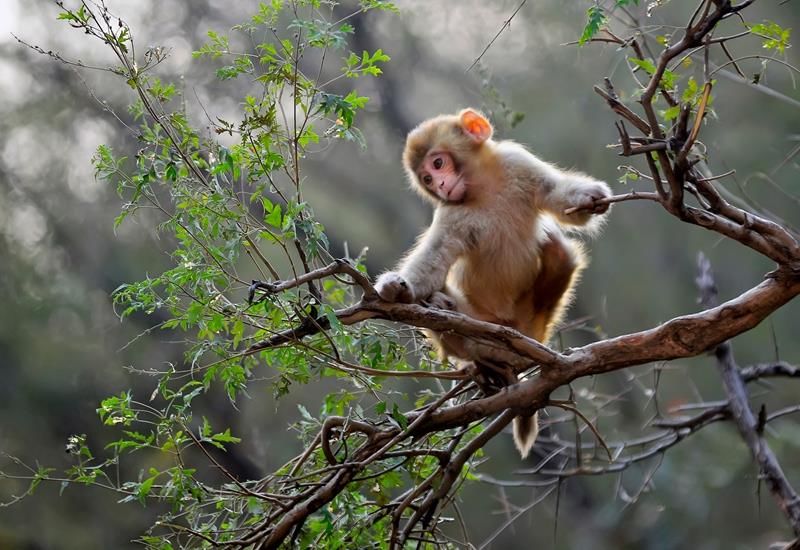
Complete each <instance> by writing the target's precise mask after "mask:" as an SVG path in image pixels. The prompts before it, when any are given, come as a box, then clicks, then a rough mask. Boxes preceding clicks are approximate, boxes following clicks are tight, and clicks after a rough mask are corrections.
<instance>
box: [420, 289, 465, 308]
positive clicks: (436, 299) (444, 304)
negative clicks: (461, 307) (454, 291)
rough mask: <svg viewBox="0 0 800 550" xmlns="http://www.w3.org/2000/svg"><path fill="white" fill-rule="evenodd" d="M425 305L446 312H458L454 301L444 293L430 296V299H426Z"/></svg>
mask: <svg viewBox="0 0 800 550" xmlns="http://www.w3.org/2000/svg"><path fill="white" fill-rule="evenodd" d="M425 303H426V305H428V306H429V307H435V308H438V309H444V310H446V311H458V305H457V304H456V301H455V300H453V299H452V298H451V297H450V296H448V295H447V294H445V293H444V292H440V291H437V292H434V293H433V294H431V297H430V298H428V299H427V300H426V301H425Z"/></svg>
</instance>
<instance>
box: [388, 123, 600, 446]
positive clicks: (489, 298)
mask: <svg viewBox="0 0 800 550" xmlns="http://www.w3.org/2000/svg"><path fill="white" fill-rule="evenodd" d="M493 133H494V129H493V127H492V125H491V123H490V122H489V121H488V120H487V118H486V117H485V116H483V115H482V114H481V113H480V112H479V111H477V110H475V109H472V108H467V109H463V110H462V111H460V112H459V113H458V114H455V115H440V116H437V117H434V118H431V119H428V120H425V121H424V122H422V123H421V124H419V126H417V127H416V128H414V129H413V130H412V131H411V132H410V133H409V135H408V137H407V140H406V145H405V149H404V152H403V166H404V169H405V172H406V174H407V177H408V180H409V182H410V184H411V186H412V187H413V188H414V189H415V190H416V191H417V192H418V193H419V194H420V195H421V196H422V197H423V198H425V199H427V200H429V201H430V202H431V203H432V204H433V206H434V214H433V221H432V223H431V225H430V226H429V227H428V228H427V230H426V231H425V232H424V233H423V234H422V235H421V236H420V237H419V239H418V240H417V242H416V244H415V245H414V246H413V248H412V249H411V250H410V251H409V252H408V253H407V254H406V255H405V257H404V258H403V259H402V260H401V261H400V263H399V265H398V266H397V268H396V270H395V271H389V272H386V273H383V274H382V275H381V276H380V277H379V278H378V280H377V281H376V290H377V291H378V294H379V295H380V297H381V298H382V299H384V300H386V301H389V302H403V303H414V302H418V301H423V300H427V301H429V302H430V303H433V304H434V305H437V306H439V307H444V308H446V309H452V310H454V311H457V312H459V313H463V314H466V315H469V316H470V317H473V318H475V319H478V320H482V321H489V322H492V323H495V324H499V325H504V326H508V327H512V328H514V329H516V330H518V331H519V332H521V333H522V334H524V335H526V336H528V337H531V338H534V339H536V340H537V341H539V342H542V343H545V344H546V343H547V341H548V339H549V338H550V336H551V333H552V331H553V328H554V327H555V326H556V325H557V324H558V323H559V322H560V321H561V319H562V317H563V315H564V312H565V309H566V307H567V305H568V304H569V302H570V300H571V299H572V295H573V292H574V286H575V283H576V281H577V279H578V276H579V274H580V272H581V271H582V270H583V269H584V267H585V265H586V255H585V253H584V251H583V248H582V246H581V245H580V243H578V242H577V241H575V240H573V239H571V238H570V237H568V236H567V232H569V231H571V230H581V231H583V232H586V233H589V234H595V233H597V231H598V230H599V229H600V227H601V225H602V223H603V220H604V218H605V216H602V214H605V213H606V211H607V210H608V208H609V206H608V203H607V202H604V201H602V200H601V199H604V198H606V197H609V196H610V195H611V190H610V189H609V187H608V185H607V184H606V183H605V182H603V181H600V180H597V179H594V178H592V177H590V176H587V175H585V174H583V173H580V172H575V171H565V170H562V169H560V168H558V167H556V166H554V165H552V164H549V163H547V162H544V161H542V160H540V159H539V158H537V157H536V156H535V155H534V154H533V153H531V152H530V151H528V150H527V149H526V148H525V147H523V146H522V145H520V144H518V143H515V142H513V141H510V140H500V141H495V140H494V139H492V136H493ZM566 211H569V212H570V213H566ZM433 340H434V343H435V344H436V345H438V346H439V347H440V348H441V351H442V352H443V353H444V354H445V355H446V356H454V357H456V358H457V359H460V360H462V361H471V360H472V359H474V358H470V357H469V356H468V354H467V352H466V350H465V349H464V342H465V340H464V339H463V338H461V337H458V336H457V335H453V334H449V333H448V334H434V335H433ZM512 376H513V375H512ZM514 381H516V377H515V376H513V378H512V380H511V381H510V382H508V383H513V382H514ZM513 435H514V442H515V445H516V447H517V449H518V451H519V452H520V455H521V456H522V458H526V457H527V455H528V453H529V452H530V449H531V447H532V446H533V444H534V442H535V440H536V437H537V435H538V419H537V415H536V414H534V415H533V416H520V417H517V418H516V419H515V420H514V425H513Z"/></svg>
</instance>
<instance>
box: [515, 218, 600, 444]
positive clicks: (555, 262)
mask: <svg viewBox="0 0 800 550" xmlns="http://www.w3.org/2000/svg"><path fill="white" fill-rule="evenodd" d="M547 237H548V238H547V239H546V240H544V241H543V242H542V243H541V244H540V250H539V257H540V258H541V265H540V267H539V273H538V274H537V276H536V280H535V281H534V284H533V318H532V320H531V325H530V332H528V336H531V337H533V338H535V339H536V340H538V341H539V342H541V343H543V344H547V342H548V340H549V339H550V336H551V334H552V332H553V328H554V327H555V326H556V325H558V323H559V322H560V321H561V319H562V317H563V316H564V312H565V311H566V308H567V306H568V305H569V302H570V300H572V289H573V287H574V286H575V283H576V282H577V280H578V277H579V276H580V272H581V271H582V270H583V268H584V267H585V265H586V261H585V257H584V254H583V250H582V249H581V246H580V244H578V243H576V242H574V241H572V240H570V239H568V238H567V237H565V236H564V235H562V234H561V233H560V232H559V233H555V232H553V233H550V232H548V234H547ZM513 433H514V445H515V446H516V447H517V450H518V451H519V454H520V455H521V456H522V458H526V457H527V456H528V453H530V451H531V448H532V447H533V444H534V443H535V442H536V438H537V436H538V435H539V414H538V413H534V414H533V415H531V416H518V417H517V418H515V419H514V425H513Z"/></svg>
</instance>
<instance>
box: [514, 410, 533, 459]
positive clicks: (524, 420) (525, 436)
mask: <svg viewBox="0 0 800 550" xmlns="http://www.w3.org/2000/svg"><path fill="white" fill-rule="evenodd" d="M513 431H514V445H516V447H517V450H518V451H519V454H520V455H521V456H522V458H527V457H528V453H529V452H531V448H532V447H533V444H534V443H535V442H536V436H538V435H539V413H538V412H535V413H533V416H518V417H516V418H515V419H514V425H513Z"/></svg>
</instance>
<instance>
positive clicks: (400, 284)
mask: <svg viewBox="0 0 800 550" xmlns="http://www.w3.org/2000/svg"><path fill="white" fill-rule="evenodd" d="M375 290H377V291H378V294H379V295H380V297H381V298H382V299H384V300H386V301H387V302H401V303H404V304H411V303H413V302H414V290H413V289H412V288H411V286H410V285H409V284H408V282H407V281H406V280H405V279H404V278H403V277H402V276H401V275H400V274H399V273H395V272H394V271H389V272H387V273H384V274H382V275H381V276H380V277H378V281H377V282H376V283H375Z"/></svg>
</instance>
